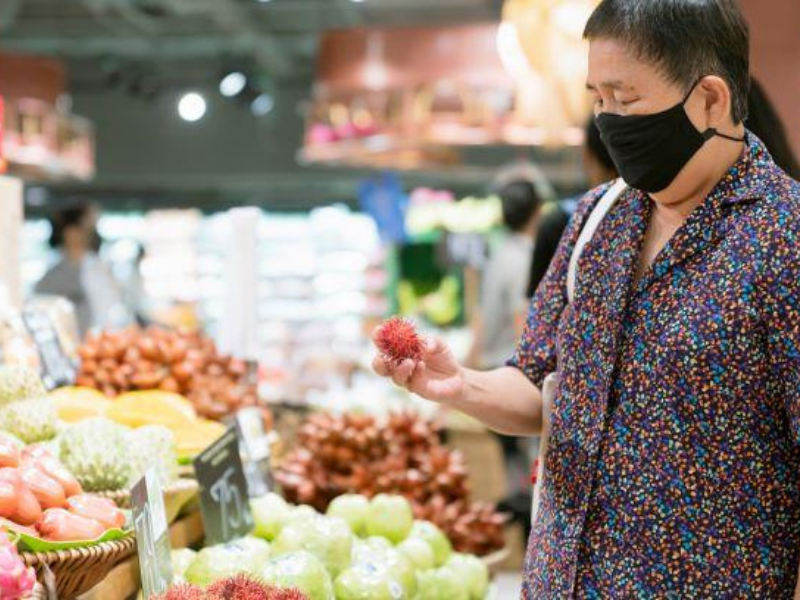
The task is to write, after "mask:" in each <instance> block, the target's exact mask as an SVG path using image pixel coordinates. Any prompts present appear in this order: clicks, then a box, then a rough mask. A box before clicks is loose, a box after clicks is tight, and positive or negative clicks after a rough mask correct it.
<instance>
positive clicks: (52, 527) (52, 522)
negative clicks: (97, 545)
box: [37, 508, 106, 542]
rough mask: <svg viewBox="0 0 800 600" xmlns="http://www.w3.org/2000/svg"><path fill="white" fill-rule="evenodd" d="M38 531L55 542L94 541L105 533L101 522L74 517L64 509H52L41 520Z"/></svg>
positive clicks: (78, 516)
mask: <svg viewBox="0 0 800 600" xmlns="http://www.w3.org/2000/svg"><path fill="white" fill-rule="evenodd" d="M37 529H38V530H39V533H41V534H42V537H44V538H45V539H48V540H53V541H54V542H75V541H81V540H93V539H96V538H98V537H100V536H101V535H103V533H104V532H105V530H106V528H105V527H103V524H102V523H100V521H97V520H95V519H88V518H86V517H81V516H80V515H74V514H72V513H71V512H69V511H68V510H65V509H63V508H50V509H47V510H46V511H44V513H43V514H42V518H41V519H39V522H38V524H37Z"/></svg>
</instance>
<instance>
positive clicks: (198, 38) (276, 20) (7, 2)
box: [0, 0, 500, 78]
mask: <svg viewBox="0 0 800 600" xmlns="http://www.w3.org/2000/svg"><path fill="white" fill-rule="evenodd" d="M499 9H500V0H435V1H431V0H363V1H362V2H353V1H352V0H270V1H269V2H259V1H257V0H2V2H0V47H2V48H4V49H7V50H13V51H22V52H30V53H37V54H48V55H57V56H60V57H63V58H65V59H68V60H69V61H70V62H71V64H72V66H73V70H74V69H78V70H79V72H78V73H76V76H80V75H81V73H82V72H85V70H89V69H90V68H91V66H92V64H91V63H92V61H97V60H98V59H103V58H108V57H113V58H115V59H119V60H128V61H138V62H142V63H147V62H148V61H150V62H154V63H158V64H159V66H161V67H162V68H164V66H165V64H166V63H173V64H179V63H184V66H185V63H192V62H198V61H203V62H206V63H207V61H209V60H215V59H220V58H222V57H231V58H234V59H251V60H253V61H254V62H255V63H256V64H257V65H258V66H259V67H260V68H261V69H263V70H265V71H267V72H268V74H269V75H271V76H273V77H276V78H281V77H289V76H291V77H298V76H303V75H307V74H309V73H310V70H311V69H312V67H313V63H314V56H315V52H316V42H317V39H318V34H319V33H320V32H321V31H324V30H327V29H336V28H347V27H369V26H375V25H409V24H414V25H419V24H430V25H434V24H437V23H447V24H452V23H454V22H471V21H480V20H489V19H494V18H497V16H498V14H499Z"/></svg>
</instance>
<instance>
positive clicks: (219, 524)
mask: <svg viewBox="0 0 800 600" xmlns="http://www.w3.org/2000/svg"><path fill="white" fill-rule="evenodd" d="M236 429H237V428H236V427H235V426H234V427H231V428H230V429H228V431H226V432H225V434H224V435H223V436H222V437H221V438H219V439H218V440H217V441H216V442H214V443H213V444H211V446H209V447H208V448H206V449H205V450H204V451H203V453H202V454H200V455H199V456H198V457H197V458H195V459H194V472H195V476H196V477H197V482H198V483H199V484H200V509H201V511H202V513H203V526H204V528H205V532H206V545H208V546H213V545H214V544H222V543H225V542H229V541H231V540H233V539H236V538H239V537H242V536H244V535H247V534H248V533H250V532H251V531H252V530H253V516H252V515H251V514H250V504H249V502H248V494H247V479H246V478H245V475H244V469H243V468H242V459H241V457H240V455H239V436H238V435H237V433H236Z"/></svg>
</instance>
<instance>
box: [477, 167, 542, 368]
mask: <svg viewBox="0 0 800 600" xmlns="http://www.w3.org/2000/svg"><path fill="white" fill-rule="evenodd" d="M500 200H501V202H502V207H503V224H504V225H505V227H506V229H507V230H508V234H507V236H506V237H505V239H504V240H503V241H502V242H501V243H500V244H499V245H498V246H497V248H496V249H495V250H494V251H493V252H492V255H491V257H490V258H489V262H488V263H487V264H486V267H485V268H484V270H483V278H482V280H483V281H482V285H481V300H480V308H479V310H478V314H477V315H476V318H474V319H473V322H472V332H473V343H472V349H471V350H470V353H469V355H468V357H469V358H468V361H467V362H468V363H469V364H473V365H475V366H476V367H477V366H482V367H488V368H491V367H495V366H497V365H502V364H503V363H504V361H505V360H506V359H507V357H508V354H509V350H512V351H513V349H514V347H515V346H516V343H517V336H516V333H515V331H514V313H515V311H516V310H517V309H518V308H519V306H520V304H521V303H522V302H523V301H524V299H525V283H526V282H525V277H524V275H523V274H524V273H527V272H528V271H529V270H530V262H531V256H532V252H533V245H534V239H535V235H536V231H537V229H538V227H539V215H540V208H541V205H542V201H541V198H540V197H539V194H538V193H537V191H536V188H535V186H534V185H533V184H532V183H531V182H529V181H525V180H515V181H512V182H510V183H508V184H506V185H505V186H503V188H502V189H501V191H500ZM504 357H506V358H504Z"/></svg>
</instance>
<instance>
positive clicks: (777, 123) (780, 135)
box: [745, 78, 800, 179]
mask: <svg viewBox="0 0 800 600" xmlns="http://www.w3.org/2000/svg"><path fill="white" fill-rule="evenodd" d="M747 105H748V115H747V120H746V121H745V125H746V126H747V128H748V129H749V130H750V131H752V132H753V133H755V134H756V135H757V136H758V137H759V139H761V141H762V142H764V145H765V146H766V147H767V150H769V153H770V154H771V155H772V159H773V160H774V161H775V164H777V165H778V166H779V167H780V168H781V169H783V170H784V171H786V173H787V174H788V175H789V176H791V177H792V179H800V164H798V162H797V157H796V156H795V154H794V152H793V151H792V146H791V144H790V143H789V137H788V136H787V135H786V128H785V127H784V126H783V121H781V118H780V117H779V116H778V111H777V110H775V106H774V105H773V104H772V102H771V101H770V99H769V96H767V92H766V90H764V87H763V86H762V85H761V84H760V83H759V82H758V81H757V80H756V79H755V78H751V79H750V93H749V95H748V97H747Z"/></svg>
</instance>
